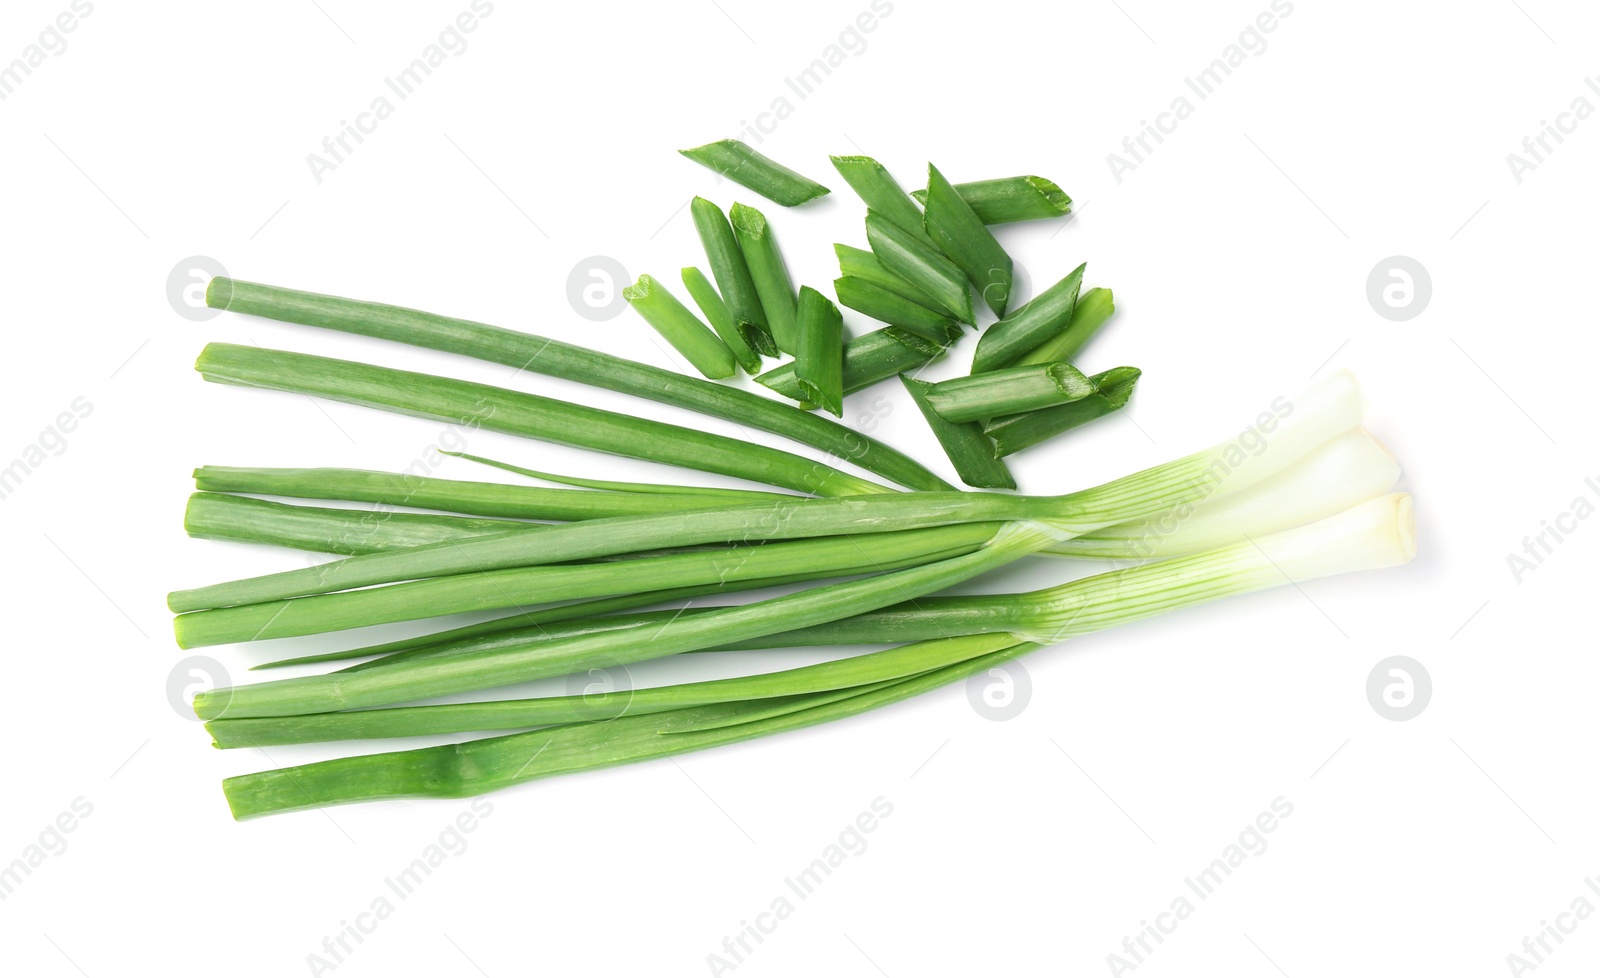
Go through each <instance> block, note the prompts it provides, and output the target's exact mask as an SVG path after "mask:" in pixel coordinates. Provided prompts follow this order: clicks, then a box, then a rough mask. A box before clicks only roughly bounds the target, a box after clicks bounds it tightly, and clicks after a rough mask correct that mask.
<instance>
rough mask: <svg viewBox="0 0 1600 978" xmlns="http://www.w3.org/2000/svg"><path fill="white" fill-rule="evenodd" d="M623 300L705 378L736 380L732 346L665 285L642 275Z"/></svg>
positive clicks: (623, 293) (624, 292) (629, 288)
mask: <svg viewBox="0 0 1600 978" xmlns="http://www.w3.org/2000/svg"><path fill="white" fill-rule="evenodd" d="M622 297H623V298H624V299H627V300H628V305H630V306H632V307H633V308H634V310H635V311H636V312H638V313H639V315H640V316H642V317H643V318H644V321H645V322H647V323H649V324H650V326H651V328H652V329H654V330H655V331H656V332H657V333H660V334H661V338H662V339H664V340H666V341H667V342H668V343H670V344H672V348H673V349H674V350H677V351H678V352H679V353H681V354H683V358H684V359H685V360H687V361H689V363H690V364H691V365H693V367H694V369H696V370H698V371H700V373H701V375H702V376H704V377H709V378H710V379H712V380H721V379H723V378H724V377H732V376H733V372H734V369H735V366H736V365H735V363H734V359H733V351H732V350H730V349H728V344H726V343H724V342H722V340H720V339H718V337H717V334H716V333H713V332H712V331H711V327H709V326H707V325H706V324H705V323H702V322H701V321H700V320H699V319H698V318H696V316H695V314H694V313H692V312H690V311H689V310H688V308H687V307H686V306H684V304H683V303H681V302H679V301H678V298H677V296H675V295H673V294H672V293H671V292H668V291H667V289H666V287H665V286H663V285H661V283H659V282H657V281H656V280H655V279H653V278H651V277H650V276H649V275H640V276H639V280H638V281H637V282H635V283H633V284H632V285H630V286H628V287H627V288H625V289H623V290H622Z"/></svg>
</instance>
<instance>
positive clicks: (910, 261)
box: [867, 211, 977, 323]
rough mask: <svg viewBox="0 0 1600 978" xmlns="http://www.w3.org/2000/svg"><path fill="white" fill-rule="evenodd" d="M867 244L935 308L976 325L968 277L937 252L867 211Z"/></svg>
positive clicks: (888, 267)
mask: <svg viewBox="0 0 1600 978" xmlns="http://www.w3.org/2000/svg"><path fill="white" fill-rule="evenodd" d="M867 242H868V243H869V244H870V245H872V253H873V254H874V255H876V256H877V258H878V261H879V262H881V263H882V264H883V267H884V268H886V269H888V270H889V271H890V272H893V273H894V274H895V275H898V276H899V277H900V278H903V279H905V280H906V281H907V282H910V283H911V284H912V285H914V286H916V288H917V289H919V290H921V291H922V292H924V293H926V294H927V295H929V296H931V297H932V298H933V301H934V303H935V305H934V306H933V308H935V309H942V310H944V311H945V312H946V313H948V314H949V315H951V316H952V317H954V318H955V319H956V320H957V321H958V322H963V323H975V322H977V320H976V319H974V318H973V315H972V289H971V288H970V287H969V286H968V285H967V277H966V274H965V273H964V272H962V270H961V269H959V268H957V267H956V265H955V263H954V262H952V261H951V260H950V259H948V258H946V257H945V256H944V255H943V254H941V253H940V252H939V250H938V249H937V248H934V247H932V246H931V245H929V244H926V243H924V241H923V240H922V238H920V237H918V236H916V235H913V234H911V233H910V232H908V231H906V230H904V229H902V228H901V227H900V226H899V225H897V224H894V223H892V222H890V221H888V220H886V219H884V217H883V215H881V214H879V213H878V212H877V211H867Z"/></svg>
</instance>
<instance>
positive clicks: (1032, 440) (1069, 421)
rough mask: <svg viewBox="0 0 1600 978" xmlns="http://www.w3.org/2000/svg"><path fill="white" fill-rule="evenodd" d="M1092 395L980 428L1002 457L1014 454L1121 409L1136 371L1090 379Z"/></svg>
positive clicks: (1107, 373) (1130, 369) (1124, 369)
mask: <svg viewBox="0 0 1600 978" xmlns="http://www.w3.org/2000/svg"><path fill="white" fill-rule="evenodd" d="M1089 382H1090V383H1092V384H1094V387H1095V392H1094V393H1093V394H1090V395H1089V396H1088V397H1085V398H1080V399H1079V400H1076V401H1073V402H1071V403H1070V404H1062V405H1060V406H1059V407H1053V408H1045V409H1044V410H1042V411H1029V412H1028V413H1027V414H1013V415H1011V416H1009V417H1005V418H994V419H993V420H991V421H989V423H987V424H985V425H984V426H983V430H984V433H985V434H987V435H988V436H989V437H990V438H993V439H994V445H995V451H996V452H998V453H999V454H1000V456H1001V457H1005V456H1007V455H1014V454H1016V453H1017V452H1020V451H1022V450H1023V449H1024V448H1029V447H1032V446H1034V445H1037V444H1039V443H1040V442H1042V441H1047V440H1049V439H1051V438H1054V437H1055V436H1056V435H1059V434H1061V433H1062V432H1063V431H1070V430H1071V429H1073V428H1076V427H1078V426H1079V425H1081V424H1087V423H1089V422H1090V421H1093V420H1094V419H1096V418H1103V417H1105V416H1106V415H1108V414H1112V413H1114V412H1116V411H1120V410H1122V408H1123V407H1124V406H1125V405H1126V404H1127V403H1128V398H1130V397H1132V396H1133V388H1134V385H1135V384H1137V383H1138V382H1139V368H1137V367H1112V368H1111V369H1110V370H1106V371H1103V372H1101V373H1097V374H1095V375H1094V376H1092V377H1090V378H1089Z"/></svg>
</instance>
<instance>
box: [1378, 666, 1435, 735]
mask: <svg viewBox="0 0 1600 978" xmlns="http://www.w3.org/2000/svg"><path fill="white" fill-rule="evenodd" d="M1431 699H1433V677H1431V676H1429V675H1428V670H1427V669H1426V668H1424V667H1423V665H1422V663H1420V662H1418V661H1417V660H1416V659H1413V658H1411V657H1410V656H1408V655H1391V656H1389V658H1387V659H1384V660H1383V661H1382V662H1379V663H1378V664H1377V665H1375V666H1373V667H1372V671H1371V672H1370V673H1368V674H1367V702H1369V703H1371V704H1372V708H1373V710H1375V711H1376V712H1377V714H1378V716H1380V717H1383V718H1384V719H1385V720H1396V721H1398V720H1410V719H1411V718H1412V717H1415V716H1417V715H1418V714H1420V713H1421V712H1422V711H1423V710H1426V709H1427V708H1428V701H1429V700H1431Z"/></svg>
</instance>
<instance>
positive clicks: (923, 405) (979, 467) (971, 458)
mask: <svg viewBox="0 0 1600 978" xmlns="http://www.w3.org/2000/svg"><path fill="white" fill-rule="evenodd" d="M900 382H901V383H903V384H905V387H906V390H907V391H909V392H910V393H911V399H912V400H913V401H915V402H916V405H917V410H919V411H921V412H922V417H923V419H924V420H926V421H927V422H928V427H929V428H931V429H933V436H934V437H935V438H937V439H938V440H939V446H940V447H941V448H943V449H944V453H945V455H946V456H947V457H948V458H949V459H950V464H951V465H954V466H955V467H956V473H957V474H958V475H960V476H961V481H962V482H965V483H966V484H967V485H969V486H974V487H977V488H980V489H1015V488H1016V487H1017V483H1016V480H1015V479H1013V478H1012V477H1011V472H1010V471H1009V470H1007V469H1006V463H1004V462H1002V461H1001V460H1000V456H998V455H996V454H995V451H994V442H992V441H990V440H989V436H988V435H986V434H984V433H983V425H981V424H979V423H978V422H976V421H967V422H956V421H950V420H948V419H946V418H944V417H943V416H942V415H940V414H939V412H938V410H937V409H936V408H935V407H934V404H933V396H932V395H933V385H932V384H928V383H924V382H923V381H920V380H914V379H912V378H911V377H907V376H905V375H904V374H901V375H900Z"/></svg>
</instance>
